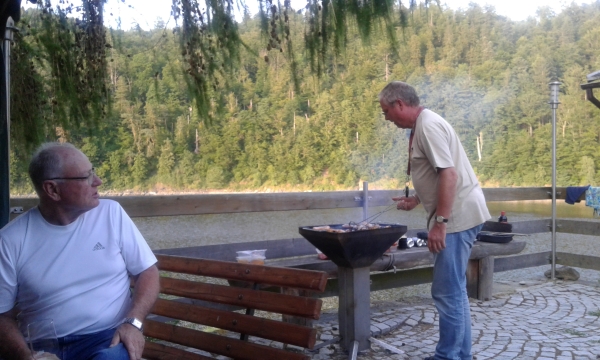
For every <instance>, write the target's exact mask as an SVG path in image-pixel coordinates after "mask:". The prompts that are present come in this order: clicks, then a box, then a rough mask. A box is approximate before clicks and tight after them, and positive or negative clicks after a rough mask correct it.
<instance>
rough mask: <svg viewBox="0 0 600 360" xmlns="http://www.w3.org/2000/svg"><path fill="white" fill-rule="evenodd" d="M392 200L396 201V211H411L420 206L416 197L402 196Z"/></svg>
mask: <svg viewBox="0 0 600 360" xmlns="http://www.w3.org/2000/svg"><path fill="white" fill-rule="evenodd" d="M392 200H394V201H396V209H398V210H406V211H410V210H412V209H414V208H416V207H417V205H419V201H418V200H417V198H415V197H414V196H409V197H406V196H401V197H393V198H392Z"/></svg>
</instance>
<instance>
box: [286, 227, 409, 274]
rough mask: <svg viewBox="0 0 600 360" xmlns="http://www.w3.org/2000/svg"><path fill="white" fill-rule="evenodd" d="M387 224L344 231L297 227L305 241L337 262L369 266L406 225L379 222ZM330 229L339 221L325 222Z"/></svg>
mask: <svg viewBox="0 0 600 360" xmlns="http://www.w3.org/2000/svg"><path fill="white" fill-rule="evenodd" d="M379 225H381V226H389V227H387V228H381V229H373V230H360V231H352V232H346V233H331V232H326V231H317V230H313V227H317V226H324V225H314V226H302V227H300V228H299V229H298V232H299V233H300V235H302V236H303V237H304V238H305V239H306V240H308V242H310V243H311V244H313V245H314V247H316V248H317V249H319V250H320V251H321V252H322V253H323V254H325V255H327V257H328V258H329V259H331V261H333V262H334V263H335V264H336V265H337V266H341V267H346V268H352V269H355V268H362V267H368V266H371V264H373V263H374V262H375V260H377V259H378V258H379V257H380V256H382V255H383V253H384V252H385V251H386V250H387V249H389V248H390V246H392V245H393V244H394V243H395V242H396V241H397V240H398V239H399V238H400V237H401V236H402V235H404V234H405V233H406V230H407V226H406V225H398V224H379ZM329 227H331V228H332V229H341V228H342V224H335V225H329Z"/></svg>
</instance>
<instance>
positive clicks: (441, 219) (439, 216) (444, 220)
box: [435, 215, 448, 223]
mask: <svg viewBox="0 0 600 360" xmlns="http://www.w3.org/2000/svg"><path fill="white" fill-rule="evenodd" d="M435 221H437V222H439V223H447V222H448V219H446V218H445V217H443V216H441V215H438V216H436V217H435Z"/></svg>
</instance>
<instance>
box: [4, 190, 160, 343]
mask: <svg viewBox="0 0 600 360" xmlns="http://www.w3.org/2000/svg"><path fill="white" fill-rule="evenodd" d="M155 263H156V257H155V256H154V254H153V253H152V250H150V247H149V246H148V244H147V243H146V241H145V240H144V238H143V236H142V234H141V233H140V232H139V230H138V229H137V228H136V226H135V224H134V223H133V222H132V221H131V219H130V218H129V216H128V215H127V214H126V213H125V211H124V210H123V208H121V206H120V205H119V204H118V203H117V202H115V201H112V200H100V204H99V205H98V206H97V207H96V208H94V209H92V210H90V211H88V212H86V213H84V214H83V215H81V216H80V217H79V218H78V219H77V220H76V221H74V222H73V223H71V224H69V225H66V226H57V225H52V224H50V223H48V222H47V221H46V220H44V218H43V217H42V215H41V214H40V212H39V210H38V208H37V207H36V208H33V209H31V210H29V211H28V212H26V213H25V214H23V215H21V216H19V217H18V218H16V219H15V220H14V221H12V222H11V223H9V224H8V225H6V226H5V227H4V228H3V229H2V230H0V313H3V312H6V311H8V310H10V309H12V308H13V307H15V306H16V309H17V311H18V312H19V314H18V316H17V318H18V321H19V326H20V328H21V331H23V334H24V335H25V336H26V335H27V333H26V327H27V324H28V323H31V322H33V321H36V320H42V319H53V320H54V324H55V327H56V333H57V336H58V337H63V336H66V335H82V334H89V333H94V332H98V331H102V330H106V329H110V328H113V327H115V326H118V325H119V324H120V323H121V322H122V320H123V319H124V318H125V316H126V314H127V312H128V311H129V309H130V307H131V294H130V290H129V285H130V282H129V276H130V275H137V274H139V273H141V272H142V271H144V270H146V269H148V268H149V267H150V266H152V265H153V264H155Z"/></svg>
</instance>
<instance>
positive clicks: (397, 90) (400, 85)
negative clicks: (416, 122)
mask: <svg viewBox="0 0 600 360" xmlns="http://www.w3.org/2000/svg"><path fill="white" fill-rule="evenodd" d="M396 100H401V101H402V102H403V103H405V104H406V105H408V106H410V107H417V106H419V103H420V100H419V96H418V95H417V92H416V91H415V88H413V87H412V86H410V85H408V84H407V83H404V82H402V81H392V82H391V83H389V84H387V85H386V86H385V87H384V88H383V90H381V92H380V93H379V101H382V102H384V103H385V104H386V105H392V104H393V103H394V102H395V101H396Z"/></svg>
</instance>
